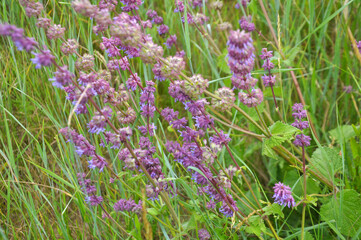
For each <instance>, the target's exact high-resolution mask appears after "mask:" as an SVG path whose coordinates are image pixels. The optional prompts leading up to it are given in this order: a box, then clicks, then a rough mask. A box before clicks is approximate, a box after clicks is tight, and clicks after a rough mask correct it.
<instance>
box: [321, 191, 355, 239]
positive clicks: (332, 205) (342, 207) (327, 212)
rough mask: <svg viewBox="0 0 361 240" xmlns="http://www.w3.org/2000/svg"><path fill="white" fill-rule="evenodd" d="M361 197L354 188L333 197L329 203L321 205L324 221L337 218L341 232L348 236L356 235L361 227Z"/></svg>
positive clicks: (337, 226) (337, 225)
mask: <svg viewBox="0 0 361 240" xmlns="http://www.w3.org/2000/svg"><path fill="white" fill-rule="evenodd" d="M360 203H361V197H360V194H359V193H357V192H356V191H355V190H352V189H345V190H342V191H341V192H339V193H338V194H337V196H336V199H335V198H334V197H331V199H330V201H329V202H328V203H327V204H324V205H323V206H322V207H321V211H320V215H321V219H322V220H323V221H326V222H329V223H328V224H333V223H331V222H330V221H331V220H335V221H336V226H335V228H337V229H338V230H340V232H341V233H342V234H344V235H346V236H354V235H355V234H356V233H357V231H358V230H359V229H360V228H361V208H360Z"/></svg>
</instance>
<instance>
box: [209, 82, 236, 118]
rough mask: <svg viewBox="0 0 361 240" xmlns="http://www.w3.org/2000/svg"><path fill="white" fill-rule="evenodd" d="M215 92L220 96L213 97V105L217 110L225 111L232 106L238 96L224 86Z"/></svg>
mask: <svg viewBox="0 0 361 240" xmlns="http://www.w3.org/2000/svg"><path fill="white" fill-rule="evenodd" d="M214 94H215V95H216V96H217V97H219V98H220V99H216V98H212V107H214V109H215V110H217V111H221V112H225V111H228V110H230V109H231V108H232V106H233V104H234V101H235V100H236V98H235V97H234V93H233V91H232V90H231V89H229V88H227V87H222V88H219V89H217V90H216V91H215V93H214Z"/></svg>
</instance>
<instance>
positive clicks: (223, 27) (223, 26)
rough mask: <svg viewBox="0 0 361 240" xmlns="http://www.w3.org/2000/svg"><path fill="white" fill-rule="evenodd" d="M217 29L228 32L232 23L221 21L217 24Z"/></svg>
mask: <svg viewBox="0 0 361 240" xmlns="http://www.w3.org/2000/svg"><path fill="white" fill-rule="evenodd" d="M216 28H217V30H218V31H222V32H229V31H230V30H231V29H232V24H231V23H229V22H223V23H220V24H218V25H217V27H216Z"/></svg>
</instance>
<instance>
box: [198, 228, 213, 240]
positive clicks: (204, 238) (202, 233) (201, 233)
mask: <svg viewBox="0 0 361 240" xmlns="http://www.w3.org/2000/svg"><path fill="white" fill-rule="evenodd" d="M198 237H199V239H200V240H208V239H210V238H211V235H210V234H209V232H208V231H207V230H206V229H204V228H202V229H199V230H198Z"/></svg>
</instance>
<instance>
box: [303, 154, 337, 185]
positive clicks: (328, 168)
mask: <svg viewBox="0 0 361 240" xmlns="http://www.w3.org/2000/svg"><path fill="white" fill-rule="evenodd" d="M310 166H311V167H310V168H311V169H314V170H316V171H318V172H320V173H321V174H322V175H323V176H325V177H326V178H327V179H328V180H331V181H332V180H333V179H334V176H335V174H336V173H337V172H338V171H339V170H341V169H342V159H341V156H340V155H339V154H338V152H337V151H336V150H335V149H333V148H328V147H322V148H318V149H317V150H316V151H315V152H314V153H313V154H312V158H311V159H310Z"/></svg>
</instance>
